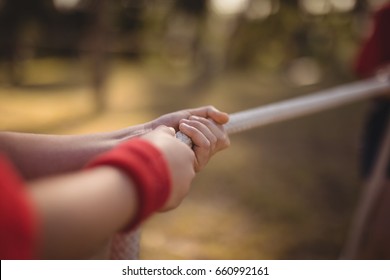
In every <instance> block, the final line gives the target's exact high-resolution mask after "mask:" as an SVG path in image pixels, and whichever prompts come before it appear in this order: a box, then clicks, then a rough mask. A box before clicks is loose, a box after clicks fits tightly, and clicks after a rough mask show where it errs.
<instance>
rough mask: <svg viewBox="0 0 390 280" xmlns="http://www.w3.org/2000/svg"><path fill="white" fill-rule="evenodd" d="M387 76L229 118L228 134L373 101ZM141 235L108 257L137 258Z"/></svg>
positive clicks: (120, 238)
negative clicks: (360, 102) (359, 102)
mask: <svg viewBox="0 0 390 280" xmlns="http://www.w3.org/2000/svg"><path fill="white" fill-rule="evenodd" d="M389 89H390V79H389V77H387V76H386V77H376V78H371V79H367V80H362V81H358V82H354V83H351V84H348V85H344V86H339V87H335V88H333V89H329V90H323V91H319V92H317V93H315V94H312V95H309V96H304V97H298V98H293V99H290V100H286V101H281V102H277V103H273V104H269V105H266V106H261V107H257V108H254V109H250V110H246V111H241V112H237V113H234V114H231V115H230V120H229V122H228V123H227V124H225V125H224V128H225V130H226V132H227V133H228V134H234V133H238V132H242V131H245V130H249V129H253V128H255V127H260V126H264V125H267V124H271V123H276V122H281V121H284V120H289V119H294V118H298V117H301V116H305V115H309V114H313V113H316V112H320V111H323V110H326V109H330V108H335V107H338V106H341V105H344V104H348V103H352V102H356V101H360V100H364V99H367V98H372V97H375V96H379V95H382V94H384V93H387V92H388V90H389ZM176 137H177V138H178V139H180V140H181V141H182V142H184V143H186V144H187V145H188V146H190V147H192V141H191V139H190V138H189V137H188V136H186V135H185V134H183V133H181V132H178V133H176ZM139 242H140V232H139V231H136V232H132V233H129V234H127V235H116V236H115V237H114V239H113V242H112V249H111V256H112V258H115V259H136V258H138V255H139Z"/></svg>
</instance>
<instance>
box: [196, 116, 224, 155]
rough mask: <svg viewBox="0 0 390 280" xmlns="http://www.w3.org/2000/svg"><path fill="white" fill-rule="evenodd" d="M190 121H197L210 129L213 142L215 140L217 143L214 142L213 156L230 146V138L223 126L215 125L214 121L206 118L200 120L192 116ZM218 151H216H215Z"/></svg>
mask: <svg viewBox="0 0 390 280" xmlns="http://www.w3.org/2000/svg"><path fill="white" fill-rule="evenodd" d="M190 120H196V121H198V122H201V123H203V124H204V125H205V126H207V127H208V129H209V130H210V131H211V133H212V134H213V138H212V140H214V139H215V142H212V144H213V145H212V147H213V154H214V153H216V152H217V151H220V150H223V149H225V148H227V147H229V145H230V141H229V138H228V137H227V134H226V133H225V129H224V127H223V126H222V125H220V124H217V123H215V122H214V121H212V120H210V119H205V118H199V117H196V116H191V117H190ZM214 149H216V150H214Z"/></svg>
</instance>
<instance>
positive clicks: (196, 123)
mask: <svg viewBox="0 0 390 280" xmlns="http://www.w3.org/2000/svg"><path fill="white" fill-rule="evenodd" d="M191 118H192V117H191ZM191 118H190V119H189V120H182V123H185V124H187V125H189V126H192V127H195V128H196V129H197V130H198V131H200V132H201V133H202V135H199V140H200V141H202V140H203V138H204V137H206V138H207V140H208V142H209V145H207V144H206V143H203V142H199V143H197V141H196V139H193V142H194V144H195V145H197V146H200V145H204V144H206V145H207V146H208V147H210V148H211V150H214V148H215V146H216V143H217V140H218V139H217V137H216V135H214V133H213V132H212V131H211V129H210V128H209V127H208V125H210V124H208V123H207V120H206V119H204V118H199V117H196V119H195V118H192V119H191ZM200 120H205V122H204V123H202V122H201V121H200ZM210 122H211V121H210ZM210 126H211V125H210ZM203 136H204V137H203Z"/></svg>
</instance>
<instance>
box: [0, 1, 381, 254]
mask: <svg viewBox="0 0 390 280" xmlns="http://www.w3.org/2000/svg"><path fill="white" fill-rule="evenodd" d="M384 2H386V1H384V0H382V1H380V0H196V1H195V0H192V1H191V0H143V1H142V0H117V1H109V0H0V129H1V130H11V131H21V132H34V133H50V134H79V133H91V132H98V131H109V130H115V129H119V128H122V127H124V126H128V125H134V124H138V123H142V122H146V121H149V120H151V119H153V118H156V117H158V116H160V115H161V114H165V113H169V112H172V111H176V110H180V109H184V108H189V107H197V106H203V105H208V104H212V105H214V106H216V107H217V108H219V109H220V110H223V111H226V112H228V113H233V112H236V111H240V110H244V109H248V108H251V107H254V106H260V105H264V104H268V103H272V102H276V101H279V100H284V99H288V98H292V97H296V96H299V95H305V94H310V93H312V92H315V91H317V90H320V89H324V88H330V87H333V86H336V85H339V84H344V83H348V82H351V81H353V80H354V79H355V77H354V75H353V73H352V70H351V69H352V65H353V61H354V58H355V56H356V51H357V48H358V47H359V45H360V43H361V41H362V39H363V38H364V36H366V35H367V34H368V32H369V27H370V26H369V19H370V14H371V12H372V11H373V10H375V9H376V8H377V7H378V6H380V5H382V4H383V3H384ZM368 107H369V102H367V101H365V102H360V103H357V104H352V105H348V106H344V107H342V108H338V109H334V110H330V111H326V112H323V113H318V114H315V115H312V116H309V117H305V118H300V119H296V120H290V121H287V122H284V123H279V124H274V125H270V126H267V127H264V128H260V129H255V130H252V131H249V132H244V133H241V134H239V135H234V136H232V137H231V143H232V144H231V147H230V148H229V149H228V150H225V151H223V152H221V153H219V154H218V155H217V156H215V157H214V158H213V159H212V161H211V162H210V163H209V165H208V166H207V168H205V169H204V170H203V171H202V172H201V173H200V174H198V176H197V178H196V179H195V182H194V184H193V189H192V192H191V194H190V195H189V197H188V198H187V199H186V200H185V201H184V202H183V204H182V205H181V207H179V208H178V209H177V210H175V211H172V212H170V213H165V214H161V215H155V216H154V217H153V218H152V219H151V220H149V221H148V222H147V223H146V224H145V226H144V229H143V235H142V244H141V246H142V247H141V258H143V259H337V258H338V256H339V254H340V251H341V249H342V246H343V244H344V242H345V239H346V234H347V231H348V228H349V226H350V222H351V217H352V215H353V212H354V210H355V207H356V203H357V199H358V195H359V193H360V191H361V188H362V180H361V178H360V177H359V161H360V159H359V157H360V139H361V133H362V129H363V125H364V120H365V114H366V112H367V110H368Z"/></svg>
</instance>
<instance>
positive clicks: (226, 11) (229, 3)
mask: <svg viewBox="0 0 390 280" xmlns="http://www.w3.org/2000/svg"><path fill="white" fill-rule="evenodd" d="M248 4H249V0H211V10H212V11H213V12H214V13H216V14H218V15H225V16H230V15H236V14H239V13H242V12H243V11H245V10H246V8H247V7H248Z"/></svg>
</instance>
